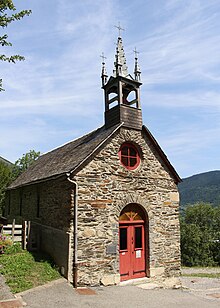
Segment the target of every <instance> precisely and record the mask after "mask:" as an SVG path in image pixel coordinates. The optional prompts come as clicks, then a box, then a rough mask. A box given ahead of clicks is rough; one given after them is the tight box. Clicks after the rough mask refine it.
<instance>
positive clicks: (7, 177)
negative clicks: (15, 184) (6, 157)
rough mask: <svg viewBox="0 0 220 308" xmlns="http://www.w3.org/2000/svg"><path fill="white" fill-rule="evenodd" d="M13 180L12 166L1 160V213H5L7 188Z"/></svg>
mask: <svg viewBox="0 0 220 308" xmlns="http://www.w3.org/2000/svg"><path fill="white" fill-rule="evenodd" d="M12 180H13V171H12V168H11V166H9V165H7V164H5V163H4V162H1V161H0V215H2V214H3V208H4V206H5V189H6V188H7V186H8V185H9V184H10V183H11V182H12Z"/></svg>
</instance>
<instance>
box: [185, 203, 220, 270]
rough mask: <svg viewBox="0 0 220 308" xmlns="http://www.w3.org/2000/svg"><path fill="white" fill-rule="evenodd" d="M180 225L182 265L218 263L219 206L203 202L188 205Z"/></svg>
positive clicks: (219, 251) (219, 257)
mask: <svg viewBox="0 0 220 308" xmlns="http://www.w3.org/2000/svg"><path fill="white" fill-rule="evenodd" d="M180 226H181V253H182V263H183V264H184V265H187V266H209V265H220V207H216V208H215V207H212V206H211V205H210V204H204V203H200V204H195V205H193V206H188V207H187V208H186V210H185V213H184V215H183V217H181V223H180Z"/></svg>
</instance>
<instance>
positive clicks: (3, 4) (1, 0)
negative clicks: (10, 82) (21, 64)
mask: <svg viewBox="0 0 220 308" xmlns="http://www.w3.org/2000/svg"><path fill="white" fill-rule="evenodd" d="M9 11H11V14H10V15H9ZM15 11H16V7H15V6H14V4H13V1H12V0H0V27H2V28H6V27H7V26H8V25H9V24H10V23H11V22H13V21H17V20H20V19H22V18H23V17H24V16H28V15H30V14H31V10H23V11H20V12H15ZM13 12H14V13H13ZM0 46H2V47H4V46H12V43H11V42H9V41H8V35H7V34H3V35H2V36H0ZM24 59H25V58H24V57H23V56H20V55H12V56H6V55H4V54H0V60H1V61H7V62H12V63H16V61H22V60H24ZM3 90H4V89H3V88H2V79H0V91H3Z"/></svg>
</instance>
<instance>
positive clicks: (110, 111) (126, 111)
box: [102, 24, 142, 130]
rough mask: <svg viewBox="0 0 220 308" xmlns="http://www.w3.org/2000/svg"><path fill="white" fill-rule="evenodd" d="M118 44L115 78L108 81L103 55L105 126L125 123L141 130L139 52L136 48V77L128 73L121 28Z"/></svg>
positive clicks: (124, 124) (119, 28)
mask: <svg viewBox="0 0 220 308" xmlns="http://www.w3.org/2000/svg"><path fill="white" fill-rule="evenodd" d="M115 27H116V28H118V30H119V36H118V39H117V44H116V54H115V62H114V70H113V76H110V78H109V79H108V76H107V73H106V69H105V62H104V59H105V57H104V54H103V55H102V58H103V62H102V88H103V89H104V93H105V126H106V128H107V127H111V126H113V125H115V124H119V123H123V126H126V127H129V128H134V129H138V130H141V129H142V111H141V104H140V86H141V84H142V83H141V82H140V74H141V71H140V67H139V65H138V58H137V53H138V52H137V51H136V48H135V68H134V77H132V76H131V75H130V74H129V73H128V67H127V64H126V57H125V52H124V47H123V42H122V38H121V30H124V29H122V28H121V26H120V24H119V26H115Z"/></svg>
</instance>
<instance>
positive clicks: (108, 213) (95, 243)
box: [74, 128, 180, 285]
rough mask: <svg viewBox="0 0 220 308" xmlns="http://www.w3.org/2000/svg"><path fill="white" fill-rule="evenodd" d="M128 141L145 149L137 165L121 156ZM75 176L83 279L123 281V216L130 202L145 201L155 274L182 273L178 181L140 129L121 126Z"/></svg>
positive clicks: (87, 281)
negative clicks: (127, 163) (120, 232)
mask: <svg viewBox="0 0 220 308" xmlns="http://www.w3.org/2000/svg"><path fill="white" fill-rule="evenodd" d="M126 141H132V142H133V141H135V143H136V144H138V145H139V146H140V149H141V151H142V155H143V157H142V161H141V165H140V166H139V167H138V169H136V170H135V171H128V170H127V169H125V168H124V167H123V166H122V165H121V164H120V162H119V158H118V151H119V148H120V145H121V144H122V143H123V142H126ZM74 179H75V180H77V182H78V185H79V191H78V261H79V264H78V282H79V284H80V285H85V284H90V285H91V284H92V285H95V284H99V283H100V281H101V282H103V283H105V282H106V281H111V282H112V283H114V282H119V255H118V228H119V224H118V217H119V215H120V212H121V210H122V209H123V207H124V206H126V205H127V204H128V203H138V204H141V205H142V206H143V207H144V208H145V209H146V212H147V214H148V216H149V231H150V239H149V244H150V260H149V262H150V271H151V276H154V275H157V274H158V273H160V274H162V275H164V276H172V275H178V274H179V270H180V250H179V237H180V235H179V216H178V215H179V203H178V192H177V186H176V184H175V183H174V180H173V179H172V177H171V175H170V174H169V171H168V170H166V167H165V166H163V165H162V163H161V162H160V161H159V158H158V157H157V155H156V153H154V150H153V149H152V148H151V145H150V144H149V143H148V141H147V140H145V139H144V137H143V136H142V134H141V132H140V131H135V130H127V129H124V128H121V130H120V133H119V134H117V135H116V136H115V137H114V138H113V139H112V141H111V142H109V143H108V144H107V145H106V146H105V147H104V148H103V150H102V151H101V152H100V153H99V154H98V155H96V156H95V157H94V158H93V160H92V161H91V162H90V163H89V164H88V165H87V166H86V167H85V168H83V169H82V170H81V171H80V172H78V174H77V175H76V176H75V178H74ZM91 273H92V275H91Z"/></svg>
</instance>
